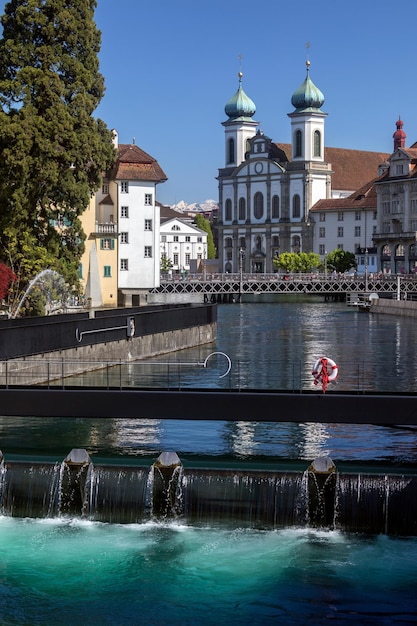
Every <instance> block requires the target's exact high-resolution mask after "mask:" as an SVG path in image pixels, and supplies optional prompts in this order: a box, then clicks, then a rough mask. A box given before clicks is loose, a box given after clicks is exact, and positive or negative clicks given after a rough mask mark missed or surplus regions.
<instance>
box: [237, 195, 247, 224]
mask: <svg viewBox="0 0 417 626" xmlns="http://www.w3.org/2000/svg"><path fill="white" fill-rule="evenodd" d="M239 219H240V220H245V219H246V200H245V198H239Z"/></svg>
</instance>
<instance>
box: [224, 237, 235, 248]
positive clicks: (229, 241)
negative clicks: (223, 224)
mask: <svg viewBox="0 0 417 626" xmlns="http://www.w3.org/2000/svg"><path fill="white" fill-rule="evenodd" d="M232 244H233V242H232V238H231V237H226V239H225V242H224V246H225V248H231V247H232Z"/></svg>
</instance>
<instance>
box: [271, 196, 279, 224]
mask: <svg viewBox="0 0 417 626" xmlns="http://www.w3.org/2000/svg"><path fill="white" fill-rule="evenodd" d="M272 217H273V218H275V219H278V218H279V196H272Z"/></svg>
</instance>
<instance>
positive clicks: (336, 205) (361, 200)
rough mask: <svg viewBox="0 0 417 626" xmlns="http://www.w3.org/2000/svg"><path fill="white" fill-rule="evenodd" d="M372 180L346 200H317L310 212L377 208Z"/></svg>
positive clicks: (373, 181)
mask: <svg viewBox="0 0 417 626" xmlns="http://www.w3.org/2000/svg"><path fill="white" fill-rule="evenodd" d="M376 180H378V179H376V178H373V179H372V180H370V181H369V182H367V183H365V185H362V187H361V188H360V189H358V190H357V191H354V192H353V193H352V194H350V196H348V197H347V198H327V199H325V200H318V202H316V204H315V205H314V206H313V207H312V208H311V209H310V211H313V212H315V211H326V210H327V211H342V210H353V211H356V210H359V209H371V210H372V209H374V210H376V207H377V195H376V187H375V181H376Z"/></svg>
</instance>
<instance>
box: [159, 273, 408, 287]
mask: <svg viewBox="0 0 417 626" xmlns="http://www.w3.org/2000/svg"><path fill="white" fill-rule="evenodd" d="M241 279H242V280H243V281H245V282H248V281H255V282H260V281H265V282H268V281H273V280H291V281H300V282H310V281H320V282H325V281H329V280H333V281H339V280H343V281H346V280H347V281H351V282H354V281H355V280H366V279H367V280H378V281H382V282H388V283H397V282H398V279H399V280H400V281H403V280H407V281H413V282H415V283H416V284H417V275H416V274H383V273H376V272H369V273H368V274H366V275H365V274H363V273H362V274H358V273H340V272H339V273H338V272H330V271H328V272H307V273H302V272H282V271H280V272H274V273H270V274H258V273H242V274H241V273H239V272H238V273H229V272H226V273H213V272H203V273H196V274H192V273H189V272H184V273H182V274H172V275H171V274H168V273H162V274H161V281H163V282H181V281H198V282H213V281H222V282H224V281H230V282H236V281H240V280H241Z"/></svg>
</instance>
